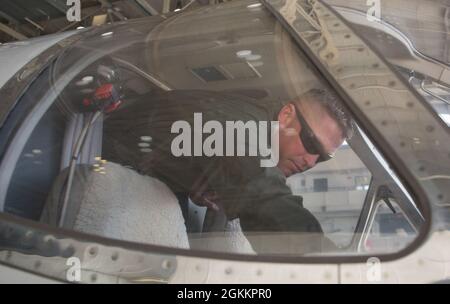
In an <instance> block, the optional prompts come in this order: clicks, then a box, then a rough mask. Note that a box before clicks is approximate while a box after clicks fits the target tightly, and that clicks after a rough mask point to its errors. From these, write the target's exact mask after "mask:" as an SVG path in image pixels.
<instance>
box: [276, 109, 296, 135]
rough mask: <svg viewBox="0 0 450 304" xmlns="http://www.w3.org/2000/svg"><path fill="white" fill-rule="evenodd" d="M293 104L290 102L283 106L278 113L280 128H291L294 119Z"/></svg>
mask: <svg viewBox="0 0 450 304" xmlns="http://www.w3.org/2000/svg"><path fill="white" fill-rule="evenodd" d="M294 107H295V106H294V105H293V104H291V103H289V104H287V105H285V106H283V107H282V108H281V110H280V112H279V113H278V121H279V123H280V128H281V129H286V128H292V126H293V123H294V121H295V108H294Z"/></svg>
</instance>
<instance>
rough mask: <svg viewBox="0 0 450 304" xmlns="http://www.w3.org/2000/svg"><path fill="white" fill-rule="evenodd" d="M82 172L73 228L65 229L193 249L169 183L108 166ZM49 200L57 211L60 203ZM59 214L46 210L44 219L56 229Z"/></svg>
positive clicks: (76, 186)
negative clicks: (100, 170)
mask: <svg viewBox="0 0 450 304" xmlns="http://www.w3.org/2000/svg"><path fill="white" fill-rule="evenodd" d="M81 171H83V172H81V173H80V170H78V171H77V172H76V174H75V177H74V184H73V186H72V189H73V191H72V195H71V199H70V200H69V206H72V208H68V209H67V210H68V214H67V216H66V218H67V220H68V221H69V222H71V223H69V224H67V223H65V224H64V227H66V228H70V226H72V229H74V230H76V231H80V232H85V233H89V234H94V235H99V236H104V237H108V238H113V239H119V240H126V241H132V242H139V243H145V244H152V245H159V246H167V247H176V248H186V249H187V248H189V241H188V237H187V233H186V226H185V223H184V218H183V215H182V212H181V208H180V206H179V204H178V200H177V198H176V197H175V195H174V194H173V193H172V191H171V190H170V189H169V188H168V187H167V186H166V185H165V184H164V183H162V182H161V181H159V180H158V179H156V178H153V177H150V176H144V175H140V174H138V173H137V172H136V171H134V170H132V169H128V168H125V167H123V166H121V165H118V164H115V163H106V164H105V165H104V171H103V173H101V172H96V171H94V170H93V169H92V168H88V169H86V168H83V169H82V170H81ZM86 171H88V172H87V173H86ZM53 192H54V193H56V194H57V195H58V193H60V192H61V191H60V189H54V190H53ZM74 192H76V193H74ZM51 197H52V196H50V198H51ZM72 198H73V199H72ZM74 200H75V201H74ZM50 201H51V202H49V204H48V205H49V206H53V207H51V209H55V208H56V207H55V205H58V203H57V204H55V203H54V201H55V199H54V197H53V199H50ZM76 205H79V207H76ZM58 213H59V212H54V211H53V212H49V211H48V210H47V212H44V214H47V216H46V217H47V218H46V219H45V220H46V221H47V222H49V223H50V224H52V223H53V224H54V223H55V222H56V221H55V220H54V217H55V214H58ZM48 214H50V218H49V216H48ZM67 226H69V227H67Z"/></svg>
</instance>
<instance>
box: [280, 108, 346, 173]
mask: <svg viewBox="0 0 450 304" xmlns="http://www.w3.org/2000/svg"><path fill="white" fill-rule="evenodd" d="M295 107H298V105H294V104H293V103H292V104H288V105H286V106H284V107H283V108H282V109H281V111H280V113H279V114H278V121H279V122H280V141H279V149H280V150H279V151H280V160H279V162H278V168H280V170H281V171H283V173H284V175H285V176H286V177H289V176H291V175H294V174H296V173H300V172H303V171H306V170H308V169H310V168H312V167H314V166H315V165H316V163H317V160H318V159H319V156H320V155H319V154H311V153H310V152H308V150H307V149H306V148H305V144H304V143H303V142H302V140H301V137H300V132H301V131H302V128H306V127H304V126H302V123H301V121H300V120H299V118H298V116H297V115H296V112H295V110H296V108H295ZM297 109H298V110H301V111H299V112H300V113H301V115H302V116H303V118H304V120H305V121H306V123H307V124H308V126H309V128H310V129H311V131H312V132H313V133H314V135H315V137H316V139H317V140H318V141H319V143H320V145H321V146H322V148H323V150H324V152H325V153H327V154H334V152H335V151H336V150H337V149H338V148H339V147H340V146H341V145H342V143H343V142H344V138H343V136H342V131H341V129H340V128H339V125H338V123H337V122H336V121H335V120H334V119H333V118H332V117H331V116H330V114H329V113H328V112H327V110H326V109H324V108H323V107H322V106H321V105H320V104H319V103H309V104H308V106H307V107H303V108H302V109H300V108H297Z"/></svg>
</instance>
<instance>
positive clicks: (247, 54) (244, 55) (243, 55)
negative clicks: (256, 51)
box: [236, 50, 252, 59]
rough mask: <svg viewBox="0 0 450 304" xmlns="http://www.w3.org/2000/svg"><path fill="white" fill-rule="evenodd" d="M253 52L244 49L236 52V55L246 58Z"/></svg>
mask: <svg viewBox="0 0 450 304" xmlns="http://www.w3.org/2000/svg"><path fill="white" fill-rule="evenodd" d="M251 54H252V51H250V50H242V51H239V52H236V56H237V57H238V58H241V59H243V58H246V57H248V56H250V55H251Z"/></svg>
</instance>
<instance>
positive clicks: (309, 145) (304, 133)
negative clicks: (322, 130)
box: [294, 105, 334, 163]
mask: <svg viewBox="0 0 450 304" xmlns="http://www.w3.org/2000/svg"><path fill="white" fill-rule="evenodd" d="M294 108H295V115H297V119H298V121H299V122H300V124H301V125H302V130H301V131H300V140H301V141H302V143H303V146H304V147H305V150H306V151H307V152H308V153H309V154H312V155H319V158H318V159H317V163H320V162H324V161H327V160H330V159H332V158H333V157H334V154H330V153H328V152H326V151H325V149H324V148H323V146H322V144H321V143H320V141H319V140H318V139H317V137H316V135H315V134H314V132H313V130H311V128H310V127H309V125H308V123H307V122H306V120H305V119H304V118H303V116H302V114H301V113H300V111H299V110H298V109H297V107H296V106H295V105H294Z"/></svg>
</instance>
